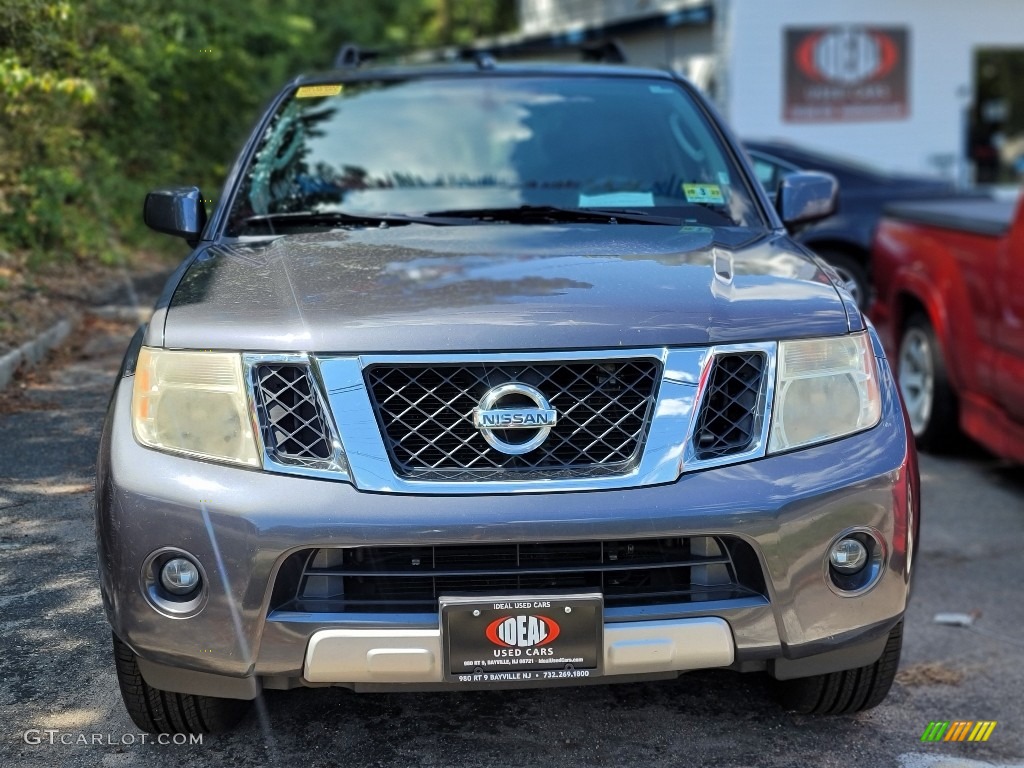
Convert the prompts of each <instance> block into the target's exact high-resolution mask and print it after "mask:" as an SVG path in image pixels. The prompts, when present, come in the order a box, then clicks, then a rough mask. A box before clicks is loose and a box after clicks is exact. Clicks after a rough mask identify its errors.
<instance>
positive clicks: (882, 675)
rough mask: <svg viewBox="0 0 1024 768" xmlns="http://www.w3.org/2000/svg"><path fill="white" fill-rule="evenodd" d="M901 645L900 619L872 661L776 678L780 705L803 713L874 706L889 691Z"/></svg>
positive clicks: (846, 712)
mask: <svg viewBox="0 0 1024 768" xmlns="http://www.w3.org/2000/svg"><path fill="white" fill-rule="evenodd" d="M902 648H903V622H902V621H901V622H900V623H899V624H897V625H896V626H895V627H893V628H892V630H890V632H889V638H888V640H887V641H886V643H885V649H884V650H883V651H882V655H881V656H880V657H879V658H878V660H877V661H876V662H874V663H873V664H868V665H867V666H864V667H858V668H856V669H846V670H843V671H841V672H829V673H827V674H824V675H813V676H812V677H801V678H797V679H795V680H780V681H778V692H779V697H780V699H781V701H782V705H783V706H784V707H785V708H786V709H789V710H793V711H795V712H799V713H801V714H804V715H849V714H853V713H854V712H863V711H864V710H866V709H872V708H873V707H877V706H878V705H879V704H881V703H882V701H883V700H884V699H885V697H886V696H887V695H888V694H889V689H890V688H891V687H892V682H893V680H894V679H895V678H896V669H897V667H899V663H900V651H901V650H902Z"/></svg>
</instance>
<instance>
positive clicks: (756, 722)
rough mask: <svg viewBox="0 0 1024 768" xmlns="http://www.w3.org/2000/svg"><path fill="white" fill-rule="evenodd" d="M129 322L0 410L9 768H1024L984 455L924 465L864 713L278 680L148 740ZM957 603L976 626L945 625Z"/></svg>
mask: <svg viewBox="0 0 1024 768" xmlns="http://www.w3.org/2000/svg"><path fill="white" fill-rule="evenodd" d="M133 330H134V329H133V328H132V326H130V325H127V324H122V323H118V322H111V321H103V322H93V323H91V324H89V325H87V326H86V327H85V332H84V333H82V334H80V336H81V337H82V342H81V344H80V348H79V350H78V352H77V354H76V355H75V356H74V357H72V358H70V359H66V360H65V361H64V362H63V363H62V364H61V365H60V367H59V368H57V369H56V370H54V371H53V372H52V375H50V376H49V377H48V378H47V377H43V378H42V379H41V380H39V381H37V382H35V383H33V384H32V385H31V386H29V387H28V388H27V389H26V392H25V396H24V397H22V398H17V399H16V400H15V402H14V404H13V406H12V405H10V404H8V406H7V408H6V410H8V411H13V412H10V413H6V414H4V413H0V638H2V647H0V648H2V653H0V734H2V735H0V765H2V766H4V767H5V768H21V767H22V766H76V767H77V766H89V765H100V766H150V765H174V766H183V765H185V766H188V767H189V768H204V767H206V766H220V765H239V766H261V765H291V766H294V765H301V766H303V768H314V766H334V765H337V766H345V767H346V768H348V767H349V766H351V767H352V768H356V767H357V766H374V767H376V766H392V765H394V766H448V765H458V766H467V767H471V766H490V765H498V766H503V767H504V766H516V767H518V766H525V765H551V766H583V765H594V766H633V765H636V766H652V767H655V768H657V767H660V766H673V768H677V767H679V766H770V767H779V768H781V767H782V766H794V767H796V766H800V767H801V768H803V767H804V766H843V767H844V768H847V767H848V766H861V767H863V768H874V767H875V766H899V768H954V766H956V767H958V768H959V767H966V766H972V767H973V766H982V765H998V766H1015V767H1017V766H1021V767H1024V663H1022V662H1024V631H1022V630H1024V597H1022V595H1021V581H1022V580H1021V571H1022V566H1024V562H1022V558H1021V555H1022V554H1024V468H1020V467H1013V466H1010V465H1007V464H1005V463H1002V462H1000V461H998V460H996V459H993V458H991V457H988V456H986V455H985V454H983V453H981V452H979V451H977V450H975V451H970V452H967V453H965V454H962V455H959V456H955V457H942V458H936V457H930V456H925V457H923V459H922V471H923V477H924V489H923V504H924V513H923V523H922V536H921V539H922V546H921V550H920V557H919V561H918V565H917V568H918V570H917V573H916V575H915V580H916V584H915V593H914V596H913V602H912V605H911V608H910V610H909V613H908V616H907V625H906V636H905V645H904V654H903V661H902V664H901V671H900V674H899V677H898V679H897V683H896V684H895V686H894V688H893V691H892V693H891V694H890V696H889V698H888V699H887V700H886V701H885V702H884V703H883V704H882V705H881V706H879V707H878V708H876V709H874V710H872V711H870V712H867V713H862V714H860V715H857V716H853V717H843V718H820V719H817V718H809V717H803V716H798V715H793V714H789V713H786V712H784V711H782V710H781V709H780V708H779V707H778V706H777V704H776V703H775V702H774V700H773V699H772V698H771V691H770V686H769V685H768V682H767V680H766V679H765V678H764V677H762V676H758V675H738V674H734V673H729V672H701V673H693V674H688V675H684V676H682V677H680V678H679V679H678V680H674V681H668V682H659V683H649V684H630V685H609V686H594V687H585V688H565V689H547V690H532V691H515V692H502V691H495V692H470V693H460V694H439V693H434V694H401V695H397V694H394V695H393V694H387V695H385V694H354V693H351V692H349V691H345V690H342V689H314V690H297V691H289V692H275V691H271V692H268V693H267V694H266V695H265V698H264V699H263V701H262V702H261V706H260V707H258V708H256V709H254V710H253V713H252V714H251V715H250V716H249V717H248V718H247V719H246V720H245V721H244V722H243V723H242V725H241V727H240V728H239V729H238V730H237V731H235V732H233V733H231V734H227V735H221V736H206V737H205V738H204V739H203V741H202V743H201V744H191V745H189V744H185V745H181V744H165V745H162V744H156V743H153V739H154V737H146V738H145V743H144V742H143V738H144V737H143V735H142V734H141V733H140V732H139V731H138V729H137V728H136V727H135V726H134V725H133V724H132V723H131V721H130V720H129V719H128V716H127V714H126V713H125V711H124V709H123V707H122V705H121V701H120V697H119V694H118V691H117V682H116V679H115V676H114V668H113V659H112V655H111V648H110V634H109V629H108V627H107V623H106V620H105V618H104V615H103V610H102V606H101V604H100V596H99V591H98V588H97V582H96V566H95V543H94V538H93V512H92V489H93V482H94V476H93V472H94V460H95V453H96V446H97V442H98V439H99V430H100V426H101V423H102V420H103V414H104V411H105V408H106V404H107V399H108V397H109V393H110V388H111V385H112V382H113V376H114V374H115V371H116V370H117V367H118V364H119V362H120V358H121V353H122V351H123V349H124V347H125V346H126V345H127V343H128V339H129V338H130V336H131V333H132V331H133ZM2 402H3V401H2V399H0V404H2ZM0 410H4V409H0ZM942 612H958V613H968V614H972V615H973V617H974V622H973V624H972V625H971V626H970V627H968V628H965V627H954V626H946V625H940V624H936V623H935V622H934V617H935V615H936V614H938V613H942ZM934 720H973V721H978V720H995V721H997V722H998V725H997V726H996V727H995V729H994V731H993V732H992V735H991V737H990V739H989V741H987V742H985V743H951V742H940V743H922V742H921V740H920V739H921V735H922V733H923V732H924V730H925V728H926V727H927V726H928V724H929V722H931V721H934Z"/></svg>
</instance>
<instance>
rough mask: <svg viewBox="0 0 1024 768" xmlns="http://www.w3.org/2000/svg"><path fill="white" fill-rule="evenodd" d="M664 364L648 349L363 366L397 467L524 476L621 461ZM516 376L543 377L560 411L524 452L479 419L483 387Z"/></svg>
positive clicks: (642, 428)
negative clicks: (639, 353) (502, 441)
mask: <svg viewBox="0 0 1024 768" xmlns="http://www.w3.org/2000/svg"><path fill="white" fill-rule="evenodd" d="M660 368H661V366H660V363H659V362H658V361H657V360H654V359H649V358H648V359H614V360H607V361H579V362H564V363H523V364H481V365H430V366H417V365H376V366H371V367H369V368H367V369H366V371H365V377H366V383H367V388H368V390H369V393H370V399H371V401H372V403H373V406H374V411H375V412H376V416H377V420H378V424H379V426H380V428H381V433H382V435H383V436H384V442H385V444H386V446H387V450H388V454H389V456H390V458H391V461H392V464H393V465H394V468H395V471H396V472H397V473H398V474H399V475H400V476H403V477H414V478H416V479H437V480H448V481H453V480H454V481H459V480H466V481H471V480H481V479H488V478H494V477H498V476H501V477H506V478H507V477H508V472H509V471H515V472H517V473H519V475H517V477H518V476H521V477H523V478H524V479H526V478H533V477H538V476H539V475H538V473H540V474H545V473H546V475H547V476H550V475H551V473H568V474H570V475H572V474H577V475H578V474H579V473H580V472H581V471H592V472H595V473H598V474H601V473H608V474H614V473H617V472H622V471H624V470H625V469H626V468H628V467H629V466H630V465H631V464H632V463H633V462H634V461H636V459H637V458H638V456H639V454H640V450H641V447H642V444H643V438H644V436H645V434H646V431H647V427H648V424H649V421H650V415H651V410H652V408H651V406H652V404H653V402H654V398H655V396H656V394H657V384H658V381H659V377H660ZM509 382H519V383H523V384H529V385H532V386H533V387H536V388H537V389H539V390H540V391H541V392H542V393H543V394H544V396H545V397H546V398H547V400H548V401H549V402H550V404H551V407H552V408H554V409H555V410H556V411H557V412H558V423H557V424H556V425H555V426H554V427H553V428H552V429H551V433H550V434H549V435H548V437H547V439H546V440H545V441H544V443H543V444H542V445H540V446H539V447H538V448H536V449H534V450H533V451H530V452H529V453H526V454H523V455H520V456H510V455H506V454H504V453H501V452H500V451H497V450H495V449H494V448H492V447H491V446H490V445H488V443H487V442H486V441H485V440H484V438H483V435H482V434H481V433H480V431H479V430H478V429H476V427H474V425H473V415H472V414H473V409H474V408H476V407H477V405H478V404H479V402H480V399H481V398H482V397H483V395H484V394H485V393H486V392H487V391H488V390H489V389H491V388H492V387H496V386H498V385H500V384H506V383H509ZM496 432H498V434H499V435H501V432H500V431H497V430H496ZM509 439H512V438H509Z"/></svg>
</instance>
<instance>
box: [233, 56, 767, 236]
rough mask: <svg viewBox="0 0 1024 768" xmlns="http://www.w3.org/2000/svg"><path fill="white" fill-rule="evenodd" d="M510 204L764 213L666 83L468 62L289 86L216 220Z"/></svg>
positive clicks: (237, 224) (738, 219) (730, 218)
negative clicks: (535, 73) (481, 67)
mask: <svg viewBox="0 0 1024 768" xmlns="http://www.w3.org/2000/svg"><path fill="white" fill-rule="evenodd" d="M522 206H531V207H535V206H544V207H557V208H558V209H569V210H570V211H588V212H592V211H611V212H614V211H622V212H623V213H626V212H632V213H634V214H640V215H644V214H647V215H650V216H652V217H654V216H657V217H659V218H661V217H671V221H672V222H673V223H675V222H678V223H679V224H681V225H687V224H698V225H704V226H714V227H763V226H764V222H763V220H762V219H761V218H760V214H759V212H758V208H757V206H756V205H755V204H754V201H753V200H752V198H751V196H750V192H749V188H748V186H747V184H746V181H745V178H744V176H743V174H742V172H741V171H740V170H739V168H738V167H737V166H736V165H735V164H734V162H733V159H732V156H731V154H730V153H729V152H728V151H727V149H726V148H725V146H724V144H723V143H722V140H721V139H720V137H719V135H718V134H717V133H716V131H715V130H714V129H713V127H712V126H711V124H710V123H709V121H708V119H707V117H706V115H705V114H704V112H703V111H702V110H701V109H700V107H699V106H698V105H697V104H696V103H695V102H694V100H693V98H692V97H691V96H690V95H689V94H688V93H687V92H686V91H685V90H684V89H683V88H681V87H679V86H678V85H676V84H674V83H672V82H670V81H665V80H654V79H650V80H648V79H642V78H617V77H594V78H587V77H568V78H567V77H502V76H494V77H487V76H475V77H469V78H460V77H451V78H434V79H414V80H408V81H401V82H358V83H348V84H344V85H340V84H338V85H320V86H306V87H300V88H298V89H297V90H296V91H295V92H294V93H293V94H292V96H291V97H290V98H289V99H287V100H286V101H285V102H284V103H283V104H282V105H281V107H280V108H279V110H278V112H277V114H276V115H275V116H274V118H273V119H272V120H271V122H270V124H269V126H268V128H267V130H266V133H265V134H264V136H263V137H262V140H261V142H260V145H259V148H258V150H257V151H256V153H255V154H254V156H253V160H252V161H251V163H250V164H249V166H248V167H247V168H246V170H245V172H244V175H243V178H242V186H241V188H240V190H239V192H238V194H237V195H236V197H235V199H234V204H233V206H232V210H231V214H230V221H229V224H228V230H229V234H234V235H238V234H246V233H247V232H248V231H251V230H253V229H254V228H260V229H261V230H265V228H266V225H267V222H268V221H273V222H274V223H275V224H280V222H281V221H285V220H286V221H288V222H291V223H293V224H294V223H296V222H297V221H300V220H304V221H306V223H307V224H313V225H320V226H337V222H336V221H333V220H332V218H331V217H330V216H329V215H328V216H325V215H324V214H353V215H367V216H369V215H378V216H392V217H394V216H402V215H405V216H424V215H430V214H442V213H443V214H453V213H455V214H456V215H458V212H460V211H463V212H467V213H468V214H474V215H475V214H479V218H487V217H486V216H484V215H483V214H482V213H481V212H483V211H485V210H491V211H493V210H505V209H509V210H512V209H516V208H519V207H522ZM304 214H310V216H309V217H305V216H304ZM314 216H316V217H317V218H314ZM491 218H492V220H493V219H494V217H493V216H492V217H491ZM499 218H500V217H499ZM257 223H258V224H259V227H257Z"/></svg>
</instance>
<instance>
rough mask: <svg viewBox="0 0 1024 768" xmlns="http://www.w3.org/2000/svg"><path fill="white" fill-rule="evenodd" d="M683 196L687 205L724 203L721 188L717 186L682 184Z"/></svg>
mask: <svg viewBox="0 0 1024 768" xmlns="http://www.w3.org/2000/svg"><path fill="white" fill-rule="evenodd" d="M683 194H684V195H686V202H688V203H717V204H719V205H721V204H723V203H725V198H724V197H722V188H721V187H720V186H718V185H717V184H683Z"/></svg>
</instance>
